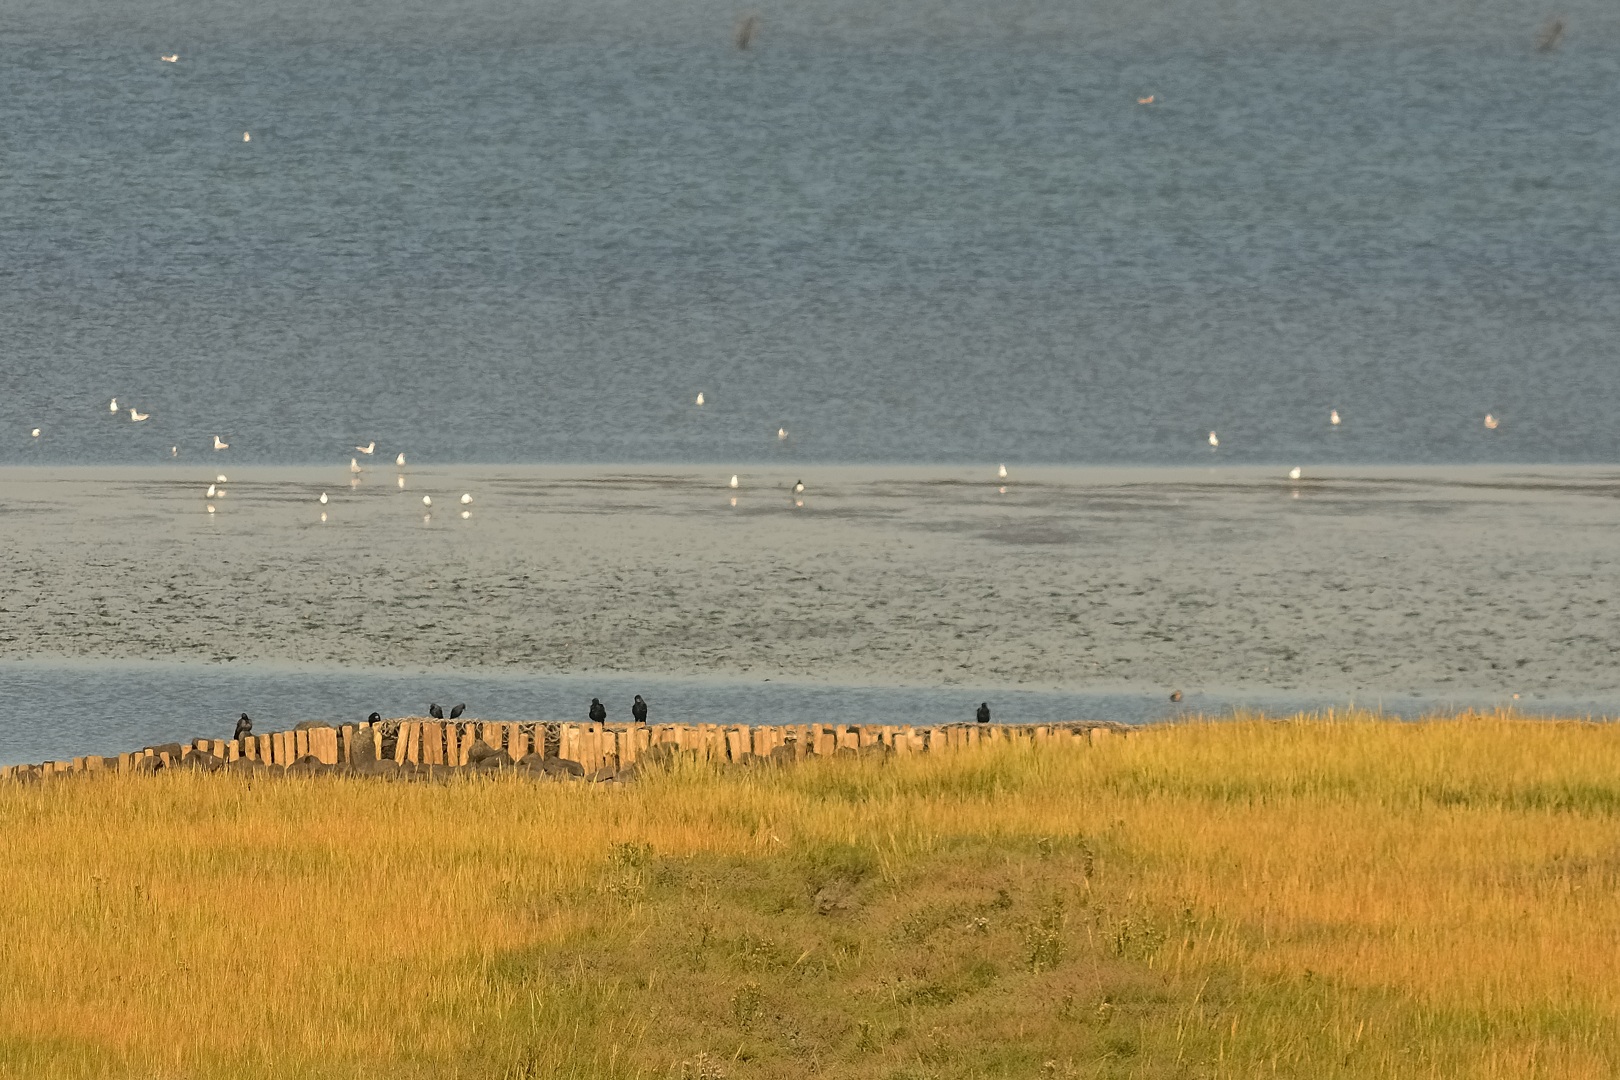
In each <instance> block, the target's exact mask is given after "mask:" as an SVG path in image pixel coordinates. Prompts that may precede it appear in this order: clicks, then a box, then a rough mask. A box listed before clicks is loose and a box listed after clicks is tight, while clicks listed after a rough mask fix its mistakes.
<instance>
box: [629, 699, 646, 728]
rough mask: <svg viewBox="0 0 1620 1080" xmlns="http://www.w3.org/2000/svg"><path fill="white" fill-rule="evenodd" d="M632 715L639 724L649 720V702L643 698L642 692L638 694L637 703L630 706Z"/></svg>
mask: <svg viewBox="0 0 1620 1080" xmlns="http://www.w3.org/2000/svg"><path fill="white" fill-rule="evenodd" d="M630 716H631V718H632V719H634V720H635V722H636V723H638V724H645V723H646V722H647V703H646V702H645V701H642V700H641V695H640V694H637V695H636V700H635V704H633V705H631V706H630Z"/></svg>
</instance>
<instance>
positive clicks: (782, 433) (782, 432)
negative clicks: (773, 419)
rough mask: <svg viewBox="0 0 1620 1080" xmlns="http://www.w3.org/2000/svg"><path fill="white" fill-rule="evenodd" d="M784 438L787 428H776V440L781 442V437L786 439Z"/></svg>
mask: <svg viewBox="0 0 1620 1080" xmlns="http://www.w3.org/2000/svg"><path fill="white" fill-rule="evenodd" d="M786 438H787V428H785V427H779V428H777V429H776V441H777V442H781V441H782V440H783V439H786Z"/></svg>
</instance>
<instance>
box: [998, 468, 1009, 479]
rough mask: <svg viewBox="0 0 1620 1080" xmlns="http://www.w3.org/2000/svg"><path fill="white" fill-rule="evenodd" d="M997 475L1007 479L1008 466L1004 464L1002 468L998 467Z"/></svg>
mask: <svg viewBox="0 0 1620 1080" xmlns="http://www.w3.org/2000/svg"><path fill="white" fill-rule="evenodd" d="M996 475H997V476H999V477H1000V478H1001V479H1003V480H1005V479H1007V466H1005V465H1003V466H1002V467H1001V468H999V469H997V470H996Z"/></svg>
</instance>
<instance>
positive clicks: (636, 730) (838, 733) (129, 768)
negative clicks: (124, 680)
mask: <svg viewBox="0 0 1620 1080" xmlns="http://www.w3.org/2000/svg"><path fill="white" fill-rule="evenodd" d="M1123 730H1124V729H1123V728H1122V726H1121V725H1118V724H1103V723H1095V722H1086V721H1074V722H1070V723H1062V724H1040V725H1026V724H1016V725H1015V724H946V725H942V726H938V727H916V726H912V725H891V724H784V725H775V724H753V725H749V724H736V725H725V724H651V725H643V724H569V723H557V722H546V721H527V722H518V721H504V722H492V721H470V722H457V721H449V720H428V719H419V718H410V719H405V720H384V721H382V722H381V723H376V724H369V723H362V724H343V725H341V726H333V725H329V724H310V723H305V724H300V725H298V726H297V727H296V728H293V729H291V730H288V731H277V732H274V733H272V734H268V735H248V736H244V737H243V738H241V739H196V740H194V741H192V742H190V743H167V744H164V745H161V746H148V747H143V748H142V749H140V750H134V751H131V752H129V753H127V754H117V755H113V756H106V757H102V756H97V755H88V756H85V757H75V758H72V759H70V760H63V761H46V762H42V763H40V764H37V765H9V766H6V767H4V768H0V781H6V780H10V781H24V782H26V781H29V780H39V779H44V778H46V777H50V776H56V775H59V774H70V773H95V772H125V773H139V772H158V771H161V770H164V769H177V768H188V769H202V770H210V771H211V770H215V769H231V770H234V771H244V772H253V771H258V770H261V769H274V770H276V771H280V772H305V773H320V772H332V771H345V772H357V773H365V774H388V773H400V772H408V773H412V774H420V773H424V772H425V773H428V774H433V773H437V772H441V771H445V772H448V771H451V770H461V769H480V770H492V769H504V768H513V769H521V770H526V771H528V772H531V773H542V774H546V775H554V776H563V777H569V776H572V777H581V778H585V779H591V780H609V779H626V778H628V776H629V775H631V774H633V772H634V770H635V769H636V768H637V767H639V766H640V765H641V764H643V763H646V762H649V761H655V762H669V761H674V760H676V759H679V758H688V759H691V760H695V761H710V762H717V763H730V764H735V765H747V764H755V763H761V762H790V761H798V760H802V759H804V758H809V757H834V756H837V755H839V754H870V753H893V754H921V753H929V752H940V751H947V750H968V749H972V748H975V747H981V746H990V745H994V744H996V743H1014V742H1024V743H1029V744H1032V745H1063V744H1071V745H1072V744H1080V743H1088V744H1089V743H1097V742H1100V741H1102V740H1105V739H1108V738H1110V737H1112V736H1114V735H1115V734H1116V733H1122V732H1123Z"/></svg>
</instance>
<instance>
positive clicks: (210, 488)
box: [208, 484, 219, 499]
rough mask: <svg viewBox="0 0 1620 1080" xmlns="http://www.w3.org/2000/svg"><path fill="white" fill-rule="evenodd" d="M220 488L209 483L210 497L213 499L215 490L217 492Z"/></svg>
mask: <svg viewBox="0 0 1620 1080" xmlns="http://www.w3.org/2000/svg"><path fill="white" fill-rule="evenodd" d="M218 490H219V489H218V488H216V487H215V486H214V485H213V484H209V485H208V497H209V498H210V499H212V498H213V497H214V492H216V491H218Z"/></svg>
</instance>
